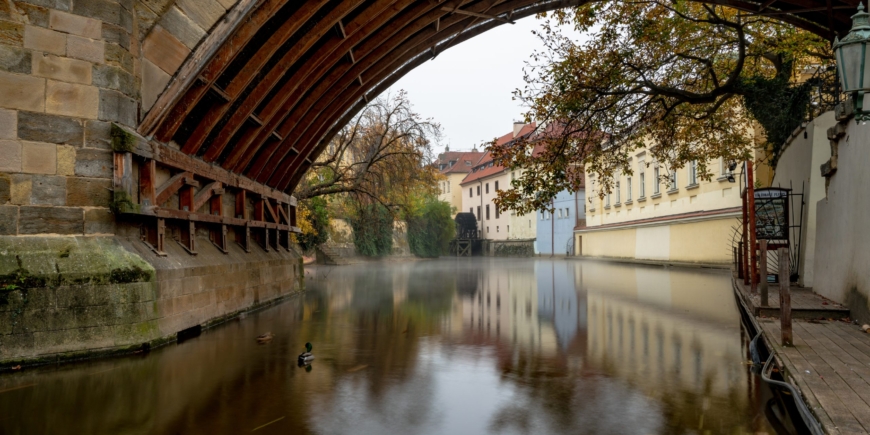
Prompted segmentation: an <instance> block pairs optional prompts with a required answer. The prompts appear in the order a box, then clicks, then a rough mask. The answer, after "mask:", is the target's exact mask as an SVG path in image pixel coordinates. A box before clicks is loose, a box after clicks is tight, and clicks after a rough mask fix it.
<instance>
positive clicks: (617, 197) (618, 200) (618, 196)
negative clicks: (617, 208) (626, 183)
mask: <svg viewBox="0 0 870 435" xmlns="http://www.w3.org/2000/svg"><path fill="white" fill-rule="evenodd" d="M616 203H617V204H619V203H620V189H619V181H617V182H616Z"/></svg>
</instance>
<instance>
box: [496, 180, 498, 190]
mask: <svg viewBox="0 0 870 435" xmlns="http://www.w3.org/2000/svg"><path fill="white" fill-rule="evenodd" d="M495 191H496V192H498V181H496V182H495Z"/></svg>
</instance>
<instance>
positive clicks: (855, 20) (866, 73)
mask: <svg viewBox="0 0 870 435" xmlns="http://www.w3.org/2000/svg"><path fill="white" fill-rule="evenodd" d="M868 17H870V14H868V13H867V12H864V4H863V3H862V2H859V3H858V13H856V14H855V15H852V29H851V30H849V33H848V34H847V35H846V36H845V37H843V39H839V38H835V39H834V53H835V54H836V56H837V68H838V69H839V71H840V84H841V85H842V86H843V92H844V93H846V94H851V95H852V96H853V98H854V100H855V121H856V122H858V121H868V120H870V111H867V112H865V111H864V107H863V106H864V93H865V92H866V91H867V90H870V69H866V68H865V66H870V62H868V58H870V51H868V50H867V43H868V42H870V19H868Z"/></svg>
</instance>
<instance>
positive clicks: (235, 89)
mask: <svg viewBox="0 0 870 435" xmlns="http://www.w3.org/2000/svg"><path fill="white" fill-rule="evenodd" d="M318 1H319V2H320V3H319V4H318V5H321V6H322V5H324V4H326V3H327V1H326V0H318ZM362 3H363V0H348V1H344V2H341V3H339V4H338V5H336V6H335V7H334V8H332V9H330V10H329V11H328V12H327V14H326V15H325V16H324V17H323V18H321V19H320V20H318V22H317V23H316V24H315V26H314V27H313V28H310V29H307V30H306V32H305V33H304V34H303V35H302V37H301V38H300V39H299V40H297V41H296V43H295V44H294V46H293V49H292V50H288V51H287V52H286V53H285V54H284V56H283V57H282V58H281V59H280V60H279V61H278V62H277V63H275V64H274V65H273V66H272V69H270V70H269V72H268V73H266V74H265V75H263V76H262V77H260V76H259V75H257V74H254V73H255V72H259V71H260V68H261V67H262V65H265V64H266V62H267V61H270V60H271V57H272V55H273V54H274V51H275V50H278V48H280V47H281V46H282V45H283V42H281V43H278V44H273V45H270V44H268V43H267V44H264V47H263V50H261V51H260V52H258V55H260V53H262V56H261V57H255V58H254V59H252V60H251V61H249V62H248V63H247V65H246V68H247V69H243V70H242V72H240V73H239V75H238V76H236V78H234V79H233V81H232V82H231V83H230V85H229V86H227V93H228V94H230V95H232V96H233V97H235V98H239V97H240V96H242V90H244V89H246V88H247V87H248V83H250V82H251V80H252V79H253V78H254V77H260V78H259V79H258V81H257V83H256V85H254V89H253V90H251V91H250V92H249V93H245V96H244V101H242V103H241V104H240V105H239V104H236V105H234V107H235V109H234V110H235V112H234V113H232V114H230V118H229V119H228V120H227V121H226V122H225V123H223V125H222V127H221V128H220V131H219V133H218V135H217V136H216V138H215V140H214V141H212V142H211V143H210V146H209V149H208V150H207V151H206V153H205V154H204V155H203V159H205V160H206V161H210V162H212V161H215V160H216V159H217V158H218V157H219V156H220V155H221V153H223V150H224V148H226V146H227V145H228V144H229V140H230V139H231V138H232V136H233V135H234V134H235V132H236V131H237V130H238V128H239V127H241V125H242V123H243V122H244V120H245V119H247V118H248V116H249V115H250V114H251V113H253V112H254V110H255V109H256V108H257V107H258V106H259V105H260V103H261V102H262V101H263V99H264V98H265V97H266V96H267V95H269V93H270V92H271V91H272V88H273V87H274V86H275V85H276V84H277V83H278V81H279V80H280V79H281V77H283V76H284V74H285V73H286V72H287V71H288V70H289V69H291V68H292V67H293V65H294V64H295V63H296V62H297V61H299V59H301V58H302V56H303V55H304V54H305V53H306V52H307V51H308V50H310V49H311V48H312V47H313V46H314V44H315V43H316V42H317V41H318V40H319V39H320V38H322V37H323V36H324V35H325V34H326V33H327V32H329V30H330V29H331V28H332V27H333V26H334V25H335V23H336V22H338V20H340V19H341V18H343V17H344V16H345V15H347V14H348V13H350V12H351V11H352V10H353V9H354V8H356V7H357V6H359V5H360V4H362ZM317 10H319V8H300V13H302V14H304V16H307V17H309V18H310V16H312V15H313V14H314V13H316V12H317ZM307 22H308V18H304V19H302V18H296V19H290V20H287V26H288V27H287V29H288V30H293V32H292V33H289V35H287V38H289V37H290V36H291V35H292V34H293V33H295V32H296V31H297V30H298V29H299V28H301V27H302V26H303V25H304V24H306V23H307ZM282 28H283V27H282ZM281 36H282V37H283V35H281ZM258 63H261V64H259V65H258ZM224 113H225V111H224V110H216V111H214V113H212V112H211V111H210V112H209V115H206V117H205V118H204V119H203V120H202V121H200V123H199V125H198V126H197V129H196V130H195V131H196V132H199V134H197V135H196V136H191V138H190V139H188V141H187V142H186V143H185V144H184V150H185V152H188V153H191V154H194V153H196V151H198V150H199V149H200V148H201V147H202V145H203V143H204V141H205V138H206V137H207V136H208V135H209V134H210V133H211V131H212V129H213V128H215V127H216V126H217V123H218V121H220V120H221V119H223V115H224ZM190 150H193V151H190Z"/></svg>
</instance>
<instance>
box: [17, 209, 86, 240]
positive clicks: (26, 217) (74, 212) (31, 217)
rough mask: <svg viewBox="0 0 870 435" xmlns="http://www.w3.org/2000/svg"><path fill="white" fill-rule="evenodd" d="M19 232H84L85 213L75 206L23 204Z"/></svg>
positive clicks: (25, 233)
mask: <svg viewBox="0 0 870 435" xmlns="http://www.w3.org/2000/svg"><path fill="white" fill-rule="evenodd" d="M18 219H19V221H18V234H22V235H27V234H82V232H83V231H84V213H83V212H82V209H80V208H73V207H37V206H32V205H31V206H21V208H20V210H19V215H18Z"/></svg>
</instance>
